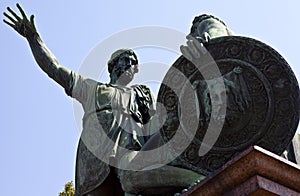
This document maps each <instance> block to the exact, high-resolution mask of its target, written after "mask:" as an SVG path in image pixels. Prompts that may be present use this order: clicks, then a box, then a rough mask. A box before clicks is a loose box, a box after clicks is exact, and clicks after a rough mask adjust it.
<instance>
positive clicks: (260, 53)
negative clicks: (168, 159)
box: [158, 36, 299, 174]
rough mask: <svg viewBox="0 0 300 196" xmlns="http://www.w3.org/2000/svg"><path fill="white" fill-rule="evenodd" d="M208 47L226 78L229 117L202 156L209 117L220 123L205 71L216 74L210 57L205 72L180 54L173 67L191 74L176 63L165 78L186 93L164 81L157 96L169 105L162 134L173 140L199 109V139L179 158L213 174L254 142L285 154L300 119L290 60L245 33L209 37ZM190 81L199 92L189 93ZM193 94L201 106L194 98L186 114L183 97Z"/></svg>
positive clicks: (198, 170) (186, 98) (295, 82)
mask: <svg viewBox="0 0 300 196" xmlns="http://www.w3.org/2000/svg"><path fill="white" fill-rule="evenodd" d="M206 48H207V50H208V51H209V53H210V54H211V55H212V57H213V58H214V59H215V62H216V63H217V65H218V67H219V69H220V72H221V74H222V76H223V78H224V84H225V87H226V94H227V110H226V117H225V123H224V126H223V129H222V131H221V134H220V136H219V138H218V140H217V141H216V143H215V144H214V146H213V147H212V149H211V150H210V151H209V152H208V153H207V154H206V155H204V156H202V157H199V156H198V151H199V147H200V145H201V143H202V140H203V138H204V136H205V134H206V129H207V126H208V123H209V121H210V120H212V121H213V122H214V123H218V119H211V118H210V116H211V104H210V103H211V101H210V96H209V92H207V88H208V87H207V84H206V82H205V80H204V79H203V76H202V75H201V74H206V75H209V76H210V77H211V78H214V77H216V76H214V75H215V73H208V71H209V65H210V63H211V62H204V64H203V65H201V69H200V71H201V73H200V72H199V70H198V69H196V67H195V66H194V65H193V64H192V63H191V62H190V61H188V60H187V59H186V58H184V57H183V56H181V57H179V58H178V59H177V60H176V62H175V63H174V64H173V65H172V68H176V69H177V70H179V71H180V72H181V73H183V74H184V76H185V77H186V78H188V80H185V79H184V77H182V76H181V75H180V74H176V73H175V72H174V71H172V70H171V69H170V71H169V72H168V73H167V74H166V76H165V78H164V82H163V83H164V84H168V83H174V82H175V83H176V88H177V90H178V89H179V91H180V92H181V93H179V96H177V95H176V94H175V93H174V89H173V90H171V89H170V88H169V87H167V86H165V85H162V86H161V88H160V91H159V95H158V102H161V103H163V104H164V105H165V106H166V110H167V113H168V114H167V115H168V118H167V119H168V120H167V122H166V123H165V125H164V127H163V128H162V129H161V134H162V136H163V139H164V141H165V142H168V141H170V140H171V138H172V137H173V136H174V134H175V133H176V131H177V130H178V129H179V130H184V132H185V133H186V136H188V134H189V130H188V129H189V128H188V127H189V126H188V125H187V124H184V123H181V122H180V121H182V118H185V119H194V118H195V113H197V112H195V111H199V126H198V129H197V133H196V137H195V139H194V140H193V141H192V143H191V144H190V145H189V147H188V148H187V149H186V150H185V151H184V153H182V154H181V156H180V157H179V158H178V160H177V162H180V164H182V166H183V167H185V168H188V169H191V170H194V171H197V172H200V173H202V174H209V173H210V172H212V171H215V170H216V169H218V168H220V167H221V166H222V165H223V164H224V163H225V162H227V161H228V160H230V159H231V158H232V157H233V156H235V155H236V154H237V153H239V152H241V151H243V150H244V149H246V148H247V147H249V146H252V145H258V146H261V147H263V148H265V149H267V150H270V151H271V152H273V153H275V154H278V155H280V154H281V153H282V152H283V151H284V150H285V149H286V147H287V145H288V144H289V143H290V141H291V140H292V138H293V136H294V134H295V131H296V129H297V125H298V121H299V86H298V82H297V80H296V77H295V75H294V73H293V72H292V70H291V68H290V66H289V65H288V63H287V62H286V61H285V60H284V59H283V57H282V56H281V55H280V54H279V53H277V52H276V51H275V50H274V49H272V48H271V47H270V46H268V45H266V44H264V43H262V42H260V41H257V40H254V39H251V38H246V37H239V36H226V37H219V38H215V39H212V40H210V42H209V43H207V45H206ZM187 82H190V83H191V84H192V85H193V86H194V87H195V88H194V91H195V97H192V96H186V95H185V87H186V83H187ZM212 89H214V88H212ZM175 91H176V90H175ZM218 93H219V94H221V93H224V92H218ZM177 94H178V93H177ZM214 94H216V93H214ZM188 99H190V100H189V101H185V102H188V103H192V102H193V101H194V102H195V101H196V100H197V101H196V102H197V103H195V104H194V105H197V106H198V108H196V109H195V108H193V107H194V105H193V104H191V106H190V108H188V109H189V110H190V111H191V112H190V113H185V116H184V117H183V116H181V111H180V107H179V104H180V101H179V100H188ZM184 107H185V108H186V107H189V106H184ZM174 150H175V151H176V146H174Z"/></svg>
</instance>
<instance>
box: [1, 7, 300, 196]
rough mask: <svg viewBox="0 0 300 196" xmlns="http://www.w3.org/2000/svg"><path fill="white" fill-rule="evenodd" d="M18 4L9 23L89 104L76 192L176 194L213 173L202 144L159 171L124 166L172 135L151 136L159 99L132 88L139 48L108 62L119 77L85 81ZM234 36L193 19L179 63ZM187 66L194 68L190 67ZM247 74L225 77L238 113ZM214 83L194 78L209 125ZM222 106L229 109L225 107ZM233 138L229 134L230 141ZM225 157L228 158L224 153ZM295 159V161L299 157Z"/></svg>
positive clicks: (234, 70) (245, 100)
mask: <svg viewBox="0 0 300 196" xmlns="http://www.w3.org/2000/svg"><path fill="white" fill-rule="evenodd" d="M17 7H18V9H19V11H20V13H21V15H22V16H21V17H20V16H19V15H17V14H16V13H15V12H14V11H13V10H12V9H11V8H9V7H8V8H7V9H8V12H9V13H10V15H9V14H7V13H4V15H5V16H6V18H7V19H6V20H4V22H5V23H6V24H7V25H9V26H11V27H12V28H13V29H14V30H15V31H17V32H18V33H19V34H20V35H22V36H23V37H25V38H26V39H27V41H28V43H29V45H30V47H31V49H32V53H33V55H34V58H35V60H36V62H37V63H38V65H39V66H40V68H41V69H42V70H43V71H44V72H46V73H47V74H48V76H49V77H51V78H52V79H53V80H55V81H56V82H57V83H58V84H60V85H61V86H62V87H63V88H64V89H65V91H66V94H67V95H69V96H71V97H72V98H75V99H76V100H78V101H79V102H80V103H81V104H82V106H83V108H84V117H83V131H82V135H81V138H80V141H79V145H78V152H77V160H76V184H75V185H76V187H75V188H76V195H78V196H79V195H80V196H81V195H86V196H95V195H123V194H127V193H128V194H164V193H175V192H176V191H180V190H181V189H182V188H186V187H188V186H189V185H190V184H191V183H193V182H195V181H196V180H202V179H204V178H205V176H206V175H207V174H208V173H205V171H204V170H202V169H201V167H200V166H201V164H200V166H199V165H197V164H199V162H201V161H199V160H198V158H199V157H198V155H197V154H196V153H194V151H195V149H197V147H196V148H193V145H191V147H189V148H188V149H187V151H185V153H183V155H182V156H186V157H189V158H190V157H192V158H195V157H196V158H195V159H197V160H194V159H193V160H190V159H188V161H190V162H189V163H186V161H185V160H186V159H184V160H183V161H182V159H180V158H179V159H175V160H174V161H172V162H171V163H169V164H168V165H164V166H162V167H159V168H156V169H153V170H146V171H131V170H123V169H119V167H118V166H120V165H130V164H131V163H138V162H139V161H140V162H143V161H144V160H142V158H141V157H139V156H138V155H139V152H140V151H147V150H151V149H154V148H158V147H160V146H161V145H163V144H164V143H166V142H167V140H168V139H169V138H168V137H169V135H167V134H165V133H166V132H164V130H162V131H161V132H157V133H155V134H154V135H150V134H149V133H150V132H152V133H153V129H155V128H154V127H156V126H157V122H156V121H155V119H156V118H157V116H155V115H156V114H155V113H156V107H155V105H156V101H155V98H154V96H153V94H152V92H151V90H150V88H149V87H147V86H144V85H133V86H129V85H128V84H129V83H130V82H131V81H132V79H133V78H134V75H135V74H136V73H137V72H138V69H139V67H138V58H137V55H136V54H135V52H134V51H133V50H131V49H120V50H117V51H116V52H114V53H113V54H112V55H111V58H110V60H109V61H108V71H109V73H110V79H111V80H110V83H109V84H103V83H101V82H98V81H95V80H92V79H88V78H84V77H82V76H80V75H79V74H77V73H75V72H73V71H71V70H69V69H67V68H66V67H63V66H61V65H60V64H59V62H58V60H57V59H56V58H55V56H54V55H53V54H52V53H51V51H50V50H49V49H48V48H47V47H46V45H45V43H44V42H43V40H42V39H41V37H40V35H39V34H38V32H37V30H36V26H35V24H34V16H33V15H32V16H31V17H30V18H28V17H27V16H26V14H25V12H24V11H23V9H22V8H21V6H20V5H19V4H17ZM232 35H234V34H233V32H232V31H231V30H230V29H229V28H228V27H227V26H226V25H225V23H224V22H223V21H221V20H220V19H218V18H216V17H214V16H211V15H206V14H203V15H200V16H198V17H196V18H195V20H194V21H193V26H192V28H191V33H190V35H189V36H188V37H187V38H188V41H187V46H182V47H181V51H182V53H183V55H184V57H185V60H183V58H184V57H180V59H179V61H178V62H184V63H186V59H188V60H190V61H191V62H192V63H194V64H197V60H199V59H201V57H202V56H205V52H207V51H206V49H205V47H204V45H208V49H209V48H210V46H209V43H210V40H214V39H216V38H221V37H224V36H232ZM231 52H232V51H231ZM234 52H236V50H234V51H233V53H234ZM175 64H176V63H175ZM177 64H178V63H177ZM187 64H188V63H187ZM179 65H180V63H179ZM184 65H186V64H184ZM230 66H231V65H230ZM181 68H183V69H186V67H183V66H181ZM244 72H245V71H244V69H243V68H242V67H240V66H233V65H232V67H230V69H229V70H226V74H224V80H225V82H224V83H226V88H225V89H224V91H226V92H229V95H232V100H233V101H232V102H228V103H229V106H230V108H231V109H232V111H234V110H235V108H236V111H237V112H245V111H248V110H250V109H249V108H250V104H251V100H249V96H248V95H249V92H250V90H249V89H247V88H246V85H245V82H244V80H245V76H244V75H243V74H244ZM167 77H168V76H167ZM191 77H192V76H191ZM192 79H193V78H192ZM207 82H208V83H209V84H208V85H205V84H203V80H201V79H199V78H196V79H193V83H192V85H193V87H194V91H195V94H196V96H198V98H199V99H201V100H202V101H203V107H202V108H200V109H203V111H204V112H203V115H202V116H201V115H200V121H202V125H205V123H206V122H207V121H208V120H209V116H211V115H212V110H211V108H210V107H209V105H210V104H211V100H210V98H209V96H210V95H209V92H208V89H209V87H208V86H218V84H217V83H214V82H213V81H212V82H211V83H210V82H209V81H207ZM164 92H166V91H164V88H161V91H160V93H161V95H159V97H158V98H159V99H162V98H163V96H164V94H163V93H164ZM222 93H223V92H217V91H216V92H210V94H215V95H217V97H218V99H219V98H220V97H222V96H221V95H220V96H219V94H222ZM200 105H201V104H200ZM174 108H176V107H174ZM175 110H176V111H175V112H174V111H171V112H170V113H169V116H168V118H167V120H166V127H167V129H171V130H173V127H174V124H176V123H177V120H178V118H177V116H176V112H178V110H177V109H175ZM218 110H220V111H221V110H222V108H221V107H220V108H219V109H218ZM172 112H174V113H172ZM200 113H201V112H200ZM231 113H232V114H234V112H231ZM217 115H218V114H217ZM233 116H234V117H235V116H238V115H236V114H235V115H233ZM219 118H225V116H222V115H219V116H218V117H217V118H215V119H213V120H215V121H216V122H217V121H219V120H220V119H219ZM226 118H227V121H226V122H225V123H226V124H225V125H227V126H229V127H230V126H231V125H232V124H234V123H235V120H236V119H235V118H232V119H230V118H228V117H227V116H226ZM200 128H201V127H200ZM157 131H158V130H157ZM168 133H169V132H168ZM164 134H165V135H164ZM198 136H199V135H198ZM230 139H231V138H227V140H228V141H229V140H230ZM229 142H230V141H229ZM217 144H218V143H217ZM198 148H199V146H198ZM163 153H166V152H162V154H163ZM157 156H160V155H157ZM231 156H232V155H231ZM220 157H221V158H223V155H220ZM227 158H228V157H227ZM293 158H294V159H295V156H294V157H293ZM148 161H149V163H148V165H149V167H150V166H151V164H153V165H155V164H159V163H156V162H151V159H150V160H148ZM193 161H195V164H194V162H193ZM197 161H198V162H197ZM196 162H197V164H196ZM193 164H194V165H193ZM198 166H199V167H198ZM183 168H186V169H183ZM141 169H142V168H141ZM213 169H215V168H213ZM202 171H204V172H202ZM118 178H119V179H118ZM149 179H151V181H149Z"/></svg>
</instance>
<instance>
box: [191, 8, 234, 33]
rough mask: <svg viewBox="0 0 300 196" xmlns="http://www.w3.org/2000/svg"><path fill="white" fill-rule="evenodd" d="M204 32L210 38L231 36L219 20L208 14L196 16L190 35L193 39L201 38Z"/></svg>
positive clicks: (229, 31)
mask: <svg viewBox="0 0 300 196" xmlns="http://www.w3.org/2000/svg"><path fill="white" fill-rule="evenodd" d="M205 32H206V33H208V34H209V35H210V37H211V38H215V37H221V36H228V35H233V32H232V31H231V30H230V29H229V28H228V27H227V26H226V24H225V23H224V22H223V21H222V20H220V19H219V18H217V17H215V16H213V15H208V14H202V15H200V16H196V17H195V18H194V21H193V25H192V27H191V32H190V35H192V36H193V37H202V36H203V35H204V33H205Z"/></svg>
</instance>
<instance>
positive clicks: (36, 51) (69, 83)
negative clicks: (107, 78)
mask: <svg viewBox="0 0 300 196" xmlns="http://www.w3.org/2000/svg"><path fill="white" fill-rule="evenodd" d="M17 8H18V9H19V11H20V13H21V15H22V16H19V15H17V14H16V13H15V12H14V11H13V10H12V9H11V8H10V7H8V8H7V10H8V12H9V13H10V14H8V13H6V12H4V13H3V14H4V16H5V17H6V19H4V20H3V21H4V22H5V23H6V24H7V25H9V26H10V27H12V28H13V29H14V30H15V31H17V32H18V33H19V34H20V35H22V36H23V37H25V38H26V39H27V41H28V43H29V45H30V48H31V50H32V53H33V56H34V58H35V60H36V62H37V63H38V65H39V66H40V68H41V69H42V70H43V71H44V72H46V73H47V74H48V76H49V77H51V78H52V79H53V80H55V81H56V82H57V83H58V84H60V85H61V86H62V87H64V88H65V91H66V93H67V94H68V95H71V91H72V88H73V83H74V77H73V76H72V75H73V74H72V72H71V71H70V70H69V69H67V68H65V67H63V66H61V65H60V64H59V62H58V60H57V59H56V58H55V56H54V55H53V54H52V53H51V51H50V50H49V49H48V48H47V47H46V45H45V43H44V42H43V40H42V39H41V37H40V35H39V34H38V32H37V30H36V27H35V24H34V16H33V15H31V17H30V19H28V17H27V15H26V14H25V12H24V10H23V9H22V7H21V6H20V5H19V4H17Z"/></svg>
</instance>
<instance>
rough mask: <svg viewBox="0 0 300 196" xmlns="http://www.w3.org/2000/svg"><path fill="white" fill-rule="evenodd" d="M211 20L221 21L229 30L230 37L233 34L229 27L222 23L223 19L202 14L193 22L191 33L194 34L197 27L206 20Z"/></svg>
mask: <svg viewBox="0 0 300 196" xmlns="http://www.w3.org/2000/svg"><path fill="white" fill-rule="evenodd" d="M210 18H212V19H215V20H217V21H219V22H220V23H222V24H223V25H224V26H225V27H226V28H227V32H228V34H229V35H231V34H233V33H232V32H231V30H230V29H229V28H228V27H227V25H226V24H225V22H224V21H222V20H221V19H219V18H218V17H216V16H213V15H209V14H201V15H200V16H196V17H195V18H194V20H193V24H192V27H191V32H190V33H191V34H192V33H193V32H195V31H196V30H197V26H198V24H199V23H200V22H202V21H204V20H207V19H210Z"/></svg>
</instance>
